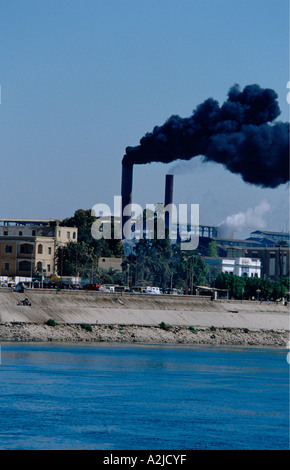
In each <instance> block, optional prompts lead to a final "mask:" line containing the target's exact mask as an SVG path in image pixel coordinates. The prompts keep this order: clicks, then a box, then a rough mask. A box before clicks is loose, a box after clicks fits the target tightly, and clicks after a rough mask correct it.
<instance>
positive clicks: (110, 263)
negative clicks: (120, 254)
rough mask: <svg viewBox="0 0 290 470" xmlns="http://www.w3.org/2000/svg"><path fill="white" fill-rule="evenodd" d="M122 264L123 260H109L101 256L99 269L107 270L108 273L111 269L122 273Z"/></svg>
mask: <svg viewBox="0 0 290 470" xmlns="http://www.w3.org/2000/svg"><path fill="white" fill-rule="evenodd" d="M122 262H123V259H122V258H108V257H103V256H101V258H100V259H99V263H98V266H99V268H102V269H105V270H106V271H108V270H109V269H110V268H111V269H114V270H115V271H119V272H122Z"/></svg>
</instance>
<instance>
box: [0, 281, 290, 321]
mask: <svg viewBox="0 0 290 470" xmlns="http://www.w3.org/2000/svg"><path fill="white" fill-rule="evenodd" d="M25 297H28V298H29V300H30V301H31V304H32V305H31V306H18V305H17V303H18V301H19V300H23V299H24V298H25ZM50 318H52V319H54V320H55V321H56V322H57V323H67V324H81V323H88V324H100V325H101V324H104V325H106V324H107V325H108V324H122V325H140V326H141V325H153V326H154V325H159V324H160V323H161V322H164V323H166V324H168V325H178V326H197V327H209V326H215V327H218V328H224V327H231V328H251V329H268V330H271V329H273V330H290V327H289V310H288V306H285V305H282V304H281V303H279V304H277V303H276V302H261V303H260V302H253V301H244V302H237V301H220V300H217V301H212V300H211V299H210V298H208V297H204V296H170V295H164V296H163V295H162V296H161V295H160V296H159V295H146V294H139V295H138V294H122V295H121V294H115V293H102V292H84V291H56V290H37V289H35V290H27V291H26V292H25V293H24V294H23V293H18V292H13V291H9V290H7V291H6V290H4V289H3V290H2V289H1V291H0V323H7V322H21V323H40V324H43V323H45V322H46V321H47V320H48V319H50Z"/></svg>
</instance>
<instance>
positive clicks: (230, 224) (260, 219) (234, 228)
mask: <svg viewBox="0 0 290 470" xmlns="http://www.w3.org/2000/svg"><path fill="white" fill-rule="evenodd" d="M270 210H271V206H270V204H269V203H268V202H267V201H266V200H263V201H262V202H261V203H260V204H259V205H258V206H256V207H254V208H251V207H250V208H249V209H247V210H246V211H245V212H238V213H237V214H233V215H229V216H228V217H227V218H226V220H224V221H223V222H221V223H220V224H219V226H218V236H219V238H232V237H233V236H234V235H235V234H236V233H237V232H241V231H242V230H245V229H248V230H263V229H264V228H265V227H266V220H265V216H266V215H267V214H268V213H269V212H270Z"/></svg>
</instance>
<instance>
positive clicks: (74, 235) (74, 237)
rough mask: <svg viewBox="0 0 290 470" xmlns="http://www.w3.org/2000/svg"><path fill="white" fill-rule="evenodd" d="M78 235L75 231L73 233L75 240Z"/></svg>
mask: <svg viewBox="0 0 290 470" xmlns="http://www.w3.org/2000/svg"><path fill="white" fill-rule="evenodd" d="M76 236H77V234H76V232H74V233H73V239H74V240H75V239H76Z"/></svg>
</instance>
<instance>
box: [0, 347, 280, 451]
mask: <svg viewBox="0 0 290 470" xmlns="http://www.w3.org/2000/svg"><path fill="white" fill-rule="evenodd" d="M286 354H287V351H286V350H283V349H268V348H261V349H260V348H237V347H236V348H232V347H231V348H230V347H207V346H204V347H202V346H179V345H173V346H172V345H171V346H167V345H141V344H132V345H131V344H105V343H101V344H89V345H84V344H66V345H63V344H61V345H59V344H51V343H48V344H40V343H38V344H27V343H26V344H17V343H6V344H2V346H1V366H0V394H1V395H0V396H1V402H0V449H13V450H14V449H27V450H28V449H33V450H34V449H48V450H50V449H111V450H114V449H115V450H116V449H118V450H123V449H124V450H128V449H140V450H141V449H147V450H151V449H163V450H167V449H168V450H170V449H171V450H172V449H178V450H182V449H183V450H191V449H200V450H210V449H219V450H222V449H226V450H229V449H245V450H246V449H262V450H263V449H289V365H288V363H287V361H286Z"/></svg>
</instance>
